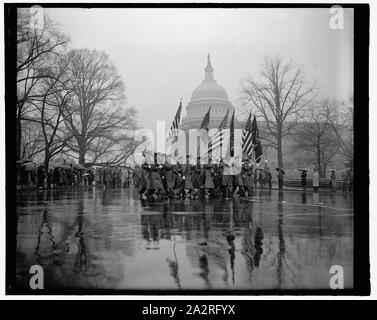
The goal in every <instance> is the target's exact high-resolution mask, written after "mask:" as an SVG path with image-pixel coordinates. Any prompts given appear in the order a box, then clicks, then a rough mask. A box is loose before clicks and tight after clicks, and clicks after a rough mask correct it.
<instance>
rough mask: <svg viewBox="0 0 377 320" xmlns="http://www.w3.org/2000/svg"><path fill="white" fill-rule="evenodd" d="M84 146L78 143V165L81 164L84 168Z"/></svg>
mask: <svg viewBox="0 0 377 320" xmlns="http://www.w3.org/2000/svg"><path fill="white" fill-rule="evenodd" d="M85 149H86V148H85V145H84V144H83V143H82V142H80V143H79V164H81V165H82V166H85V153H86V150H85Z"/></svg>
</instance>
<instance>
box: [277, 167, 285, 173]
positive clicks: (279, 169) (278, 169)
mask: <svg viewBox="0 0 377 320" xmlns="http://www.w3.org/2000/svg"><path fill="white" fill-rule="evenodd" d="M275 170H276V171H281V172H282V173H283V174H285V171H284V170H283V169H281V168H276V169H275Z"/></svg>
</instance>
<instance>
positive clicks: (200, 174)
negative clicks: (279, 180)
mask: <svg viewBox="0 0 377 320" xmlns="http://www.w3.org/2000/svg"><path fill="white" fill-rule="evenodd" d="M150 159H151V158H149V161H148V157H145V159H144V163H143V164H142V165H141V166H136V167H135V170H134V177H133V178H134V186H135V187H136V188H137V190H138V192H139V195H140V198H141V199H147V198H148V197H150V198H154V199H158V198H186V197H187V198H190V199H203V198H210V197H224V198H226V199H229V198H231V197H237V196H252V195H253V190H254V188H255V187H256V186H257V184H259V186H260V187H265V186H266V187H269V188H271V187H272V183H271V181H272V174H271V170H270V168H269V167H268V166H267V165H266V166H265V167H264V168H263V169H262V168H256V167H255V166H254V164H253V163H252V161H251V159H248V158H247V159H245V158H244V159H240V158H237V157H235V158H230V159H228V161H224V160H222V159H220V161H218V163H212V160H211V159H210V158H209V159H208V161H206V163H204V164H202V163H201V161H200V157H198V158H197V159H193V157H191V156H189V155H188V156H187V157H186V160H185V161H184V162H183V163H180V162H179V161H174V160H173V157H172V156H170V155H167V156H166V155H164V154H157V153H155V154H154V159H153V156H152V161H150ZM161 159H162V160H161ZM193 160H195V161H193ZM241 160H242V161H241Z"/></svg>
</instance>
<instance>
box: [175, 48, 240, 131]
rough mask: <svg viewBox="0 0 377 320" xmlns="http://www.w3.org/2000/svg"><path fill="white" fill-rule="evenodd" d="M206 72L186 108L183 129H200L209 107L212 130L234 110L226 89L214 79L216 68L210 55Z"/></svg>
mask: <svg viewBox="0 0 377 320" xmlns="http://www.w3.org/2000/svg"><path fill="white" fill-rule="evenodd" d="M204 71H205V77H204V80H203V81H202V83H201V84H199V85H198V86H197V87H196V88H195V89H194V91H193V93H192V95H191V100H190V102H189V103H188V104H187V106H186V117H185V118H183V119H182V128H183V129H191V128H192V129H198V128H199V126H200V124H201V122H202V120H203V117H204V115H205V114H206V113H207V111H208V109H209V107H211V113H210V123H209V127H210V128H216V127H218V125H219V124H220V122H221V120H222V119H223V118H224V116H225V114H226V113H227V111H228V110H229V109H231V110H233V106H232V104H231V103H230V102H229V99H228V94H227V93H226V91H225V89H224V88H223V87H222V86H220V85H219V84H218V83H217V81H216V80H215V79H214V77H213V71H214V68H213V67H212V65H211V60H210V55H209V54H208V57H207V66H206V68H205V69H204Z"/></svg>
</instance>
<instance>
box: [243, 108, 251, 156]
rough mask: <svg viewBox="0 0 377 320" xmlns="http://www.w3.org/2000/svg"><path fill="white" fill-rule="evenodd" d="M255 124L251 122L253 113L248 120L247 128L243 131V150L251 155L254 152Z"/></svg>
mask: <svg viewBox="0 0 377 320" xmlns="http://www.w3.org/2000/svg"><path fill="white" fill-rule="evenodd" d="M253 140H254V137H253V126H252V123H251V113H250V114H249V118H248V119H247V121H246V125H245V129H244V130H243V133H242V152H243V153H244V154H246V155H248V156H250V157H251V155H252V154H253Z"/></svg>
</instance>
